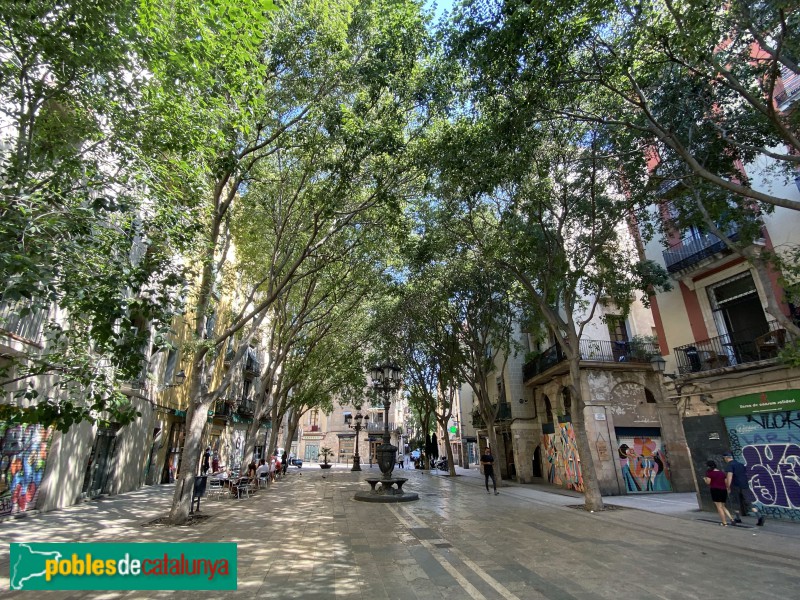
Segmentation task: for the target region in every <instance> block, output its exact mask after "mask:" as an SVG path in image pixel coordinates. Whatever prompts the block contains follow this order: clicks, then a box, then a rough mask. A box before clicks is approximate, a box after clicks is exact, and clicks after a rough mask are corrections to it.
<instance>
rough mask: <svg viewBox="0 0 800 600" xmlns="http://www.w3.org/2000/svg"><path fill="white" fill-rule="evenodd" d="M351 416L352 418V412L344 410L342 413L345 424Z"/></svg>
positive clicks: (347, 423) (348, 422)
mask: <svg viewBox="0 0 800 600" xmlns="http://www.w3.org/2000/svg"><path fill="white" fill-rule="evenodd" d="M352 418H353V414H352V413H350V412H345V413H344V422H345V424H346V425H349V424H350V421H351V420H352Z"/></svg>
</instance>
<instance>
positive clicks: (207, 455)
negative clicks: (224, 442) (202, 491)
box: [200, 446, 211, 475]
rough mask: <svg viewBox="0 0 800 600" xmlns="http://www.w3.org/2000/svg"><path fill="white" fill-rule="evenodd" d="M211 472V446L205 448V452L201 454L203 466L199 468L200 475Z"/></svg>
mask: <svg viewBox="0 0 800 600" xmlns="http://www.w3.org/2000/svg"><path fill="white" fill-rule="evenodd" d="M210 470H211V446H207V447H206V451H205V452H203V464H202V466H201V468H200V474H201V475H206V474H207V473H208V472H209V471H210Z"/></svg>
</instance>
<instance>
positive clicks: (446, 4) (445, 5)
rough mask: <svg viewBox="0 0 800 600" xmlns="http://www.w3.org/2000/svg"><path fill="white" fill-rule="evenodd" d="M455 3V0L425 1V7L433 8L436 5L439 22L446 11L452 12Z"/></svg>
mask: <svg viewBox="0 0 800 600" xmlns="http://www.w3.org/2000/svg"><path fill="white" fill-rule="evenodd" d="M454 1H455V0H425V7H426V8H431V7H433V5H434V4H435V5H436V20H437V21H438V20H439V17H441V16H442V14H443V13H444V11H446V10H450V8H451V7H452V6H453V2H454Z"/></svg>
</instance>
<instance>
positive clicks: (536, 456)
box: [533, 446, 543, 477]
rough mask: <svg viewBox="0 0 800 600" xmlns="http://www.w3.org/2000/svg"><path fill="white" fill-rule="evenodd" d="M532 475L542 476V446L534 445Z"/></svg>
mask: <svg viewBox="0 0 800 600" xmlns="http://www.w3.org/2000/svg"><path fill="white" fill-rule="evenodd" d="M533 476H534V477H542V476H543V475H542V447H541V446H536V450H534V451H533Z"/></svg>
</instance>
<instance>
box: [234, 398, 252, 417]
mask: <svg viewBox="0 0 800 600" xmlns="http://www.w3.org/2000/svg"><path fill="white" fill-rule="evenodd" d="M237 412H238V413H239V414H240V415H241V416H243V417H252V416H253V415H255V414H256V403H255V401H254V400H249V399H248V400H242V401H241V402H239V408H238V409H237Z"/></svg>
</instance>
